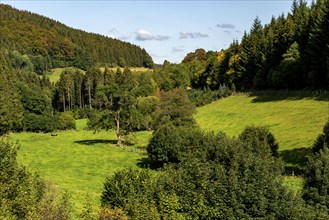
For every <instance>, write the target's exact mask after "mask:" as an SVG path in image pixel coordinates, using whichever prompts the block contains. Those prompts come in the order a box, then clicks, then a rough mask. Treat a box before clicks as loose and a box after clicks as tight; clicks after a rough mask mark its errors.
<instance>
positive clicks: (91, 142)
mask: <svg viewBox="0 0 329 220" xmlns="http://www.w3.org/2000/svg"><path fill="white" fill-rule="evenodd" d="M117 142H118V141H117V140H106V139H92V140H81V141H74V143H76V144H83V145H88V146H89V145H95V144H116V143H117Z"/></svg>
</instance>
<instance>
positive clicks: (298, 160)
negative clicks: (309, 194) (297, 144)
mask: <svg viewBox="0 0 329 220" xmlns="http://www.w3.org/2000/svg"><path fill="white" fill-rule="evenodd" d="M312 154H313V152H312V148H296V149H292V150H284V151H281V153H280V155H281V157H282V160H283V161H284V163H285V174H287V175H293V174H294V175H302V174H303V173H304V170H305V166H306V164H307V161H308V158H309V157H310V156H311V155H312Z"/></svg>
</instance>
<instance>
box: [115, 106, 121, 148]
mask: <svg viewBox="0 0 329 220" xmlns="http://www.w3.org/2000/svg"><path fill="white" fill-rule="evenodd" d="M115 121H116V123H117V127H116V129H115V133H116V135H117V140H118V142H117V145H118V146H122V140H121V138H122V137H121V134H120V111H118V112H117V113H116V117H115Z"/></svg>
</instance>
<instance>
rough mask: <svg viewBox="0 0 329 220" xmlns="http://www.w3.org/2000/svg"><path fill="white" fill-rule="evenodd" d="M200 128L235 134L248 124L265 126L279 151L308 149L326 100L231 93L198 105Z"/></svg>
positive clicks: (328, 105) (327, 111) (326, 114)
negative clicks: (262, 98) (271, 97)
mask: <svg viewBox="0 0 329 220" xmlns="http://www.w3.org/2000/svg"><path fill="white" fill-rule="evenodd" d="M194 117H195V119H196V121H197V122H198V124H199V125H200V127H201V128H202V129H205V130H208V131H215V132H218V131H223V132H225V133H226V134H227V135H228V136H231V137H233V136H238V135H239V134H240V133H241V132H242V130H243V129H244V128H245V127H246V126H248V125H255V126H266V127H268V128H269V129H270V131H271V132H272V133H273V134H274V136H275V137H276V139H277V141H278V143H279V145H280V146H279V150H280V151H285V150H293V149H295V148H309V147H310V146H311V145H312V144H313V142H314V140H315V139H316V137H317V136H318V135H319V134H320V133H321V132H322V128H323V126H324V124H325V122H326V121H327V120H328V119H329V101H328V100H317V99H316V98H312V97H310V98H301V99H289V98H287V99H281V100H275V101H270V100H269V101H258V100H257V97H256V96H248V95H234V96H231V97H228V98H225V99H221V100H218V101H216V102H213V103H211V104H209V105H206V106H203V107H200V108H197V114H195V116H194Z"/></svg>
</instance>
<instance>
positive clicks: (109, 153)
mask: <svg viewBox="0 0 329 220" xmlns="http://www.w3.org/2000/svg"><path fill="white" fill-rule="evenodd" d="M84 124H85V120H78V121H77V128H78V129H82V128H83V127H84ZM57 134H58V136H51V135H50V134H43V133H28V132H23V133H15V134H11V135H10V139H11V140H18V141H19V143H20V144H21V148H20V150H19V154H18V159H19V161H21V163H22V164H24V165H26V166H28V167H29V169H32V170H33V171H37V172H38V173H40V174H41V176H42V177H43V178H45V179H46V180H48V181H50V182H51V183H52V185H54V186H55V187H59V188H60V189H61V190H64V191H67V192H69V193H70V194H71V202H72V203H73V208H74V215H75V216H77V215H78V214H79V213H81V210H82V209H83V206H84V205H85V204H86V203H87V202H89V203H90V204H91V205H92V207H93V209H94V212H97V211H98V209H97V207H99V205H100V194H101V192H102V190H103V183H104V181H105V178H106V177H109V176H111V175H112V174H113V173H114V172H115V171H117V170H120V169H122V168H125V167H138V164H139V163H140V162H141V161H142V158H145V157H146V155H145V151H144V150H141V148H142V149H143V148H145V146H146V144H147V141H148V139H149V137H150V132H137V133H135V139H136V143H135V145H132V146H128V147H118V146H116V145H115V143H116V141H115V134H114V132H110V131H108V132H107V131H100V132H98V133H94V132H93V131H86V130H78V131H60V132H57Z"/></svg>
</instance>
